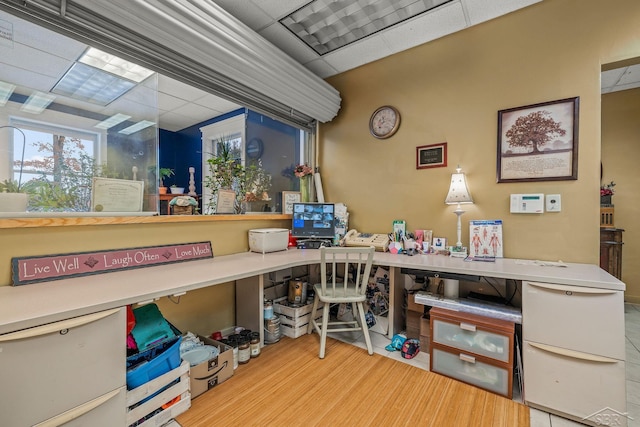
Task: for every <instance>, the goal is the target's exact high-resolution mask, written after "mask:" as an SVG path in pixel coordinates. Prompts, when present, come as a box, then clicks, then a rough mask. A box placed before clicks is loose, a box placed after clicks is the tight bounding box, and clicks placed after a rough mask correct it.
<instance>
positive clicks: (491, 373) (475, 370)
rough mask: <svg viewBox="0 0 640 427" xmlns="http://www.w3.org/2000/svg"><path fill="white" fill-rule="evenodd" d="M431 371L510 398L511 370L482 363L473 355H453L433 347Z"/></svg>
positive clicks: (445, 350) (446, 350)
mask: <svg viewBox="0 0 640 427" xmlns="http://www.w3.org/2000/svg"><path fill="white" fill-rule="evenodd" d="M431 371H433V372H437V373H439V374H442V375H446V376H448V377H451V378H455V379H457V380H460V381H462V382H465V383H467V384H471V385H474V386H476V387H480V388H483V389H485V390H489V391H492V392H494V393H497V394H501V395H503V396H506V397H508V398H511V393H512V390H511V384H512V377H511V369H509V368H506V367H503V366H495V365H492V364H489V363H485V362H482V361H480V360H478V359H476V357H474V356H473V355H469V354H466V353H462V352H460V353H454V352H451V351H449V350H448V349H443V348H440V347H438V346H436V345H434V346H433V347H432V349H431Z"/></svg>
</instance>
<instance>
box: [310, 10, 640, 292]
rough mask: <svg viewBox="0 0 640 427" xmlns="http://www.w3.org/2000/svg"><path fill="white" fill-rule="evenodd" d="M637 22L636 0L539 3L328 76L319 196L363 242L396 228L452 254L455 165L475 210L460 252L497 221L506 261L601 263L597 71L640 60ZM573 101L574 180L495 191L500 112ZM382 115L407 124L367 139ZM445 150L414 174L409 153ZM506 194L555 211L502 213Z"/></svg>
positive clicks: (500, 186) (516, 185) (505, 209)
mask: <svg viewBox="0 0 640 427" xmlns="http://www.w3.org/2000/svg"><path fill="white" fill-rule="evenodd" d="M639 18H640V2H637V1H635V0H616V1H613V2H597V1H579V0H553V1H545V2H542V3H538V4H536V5H534V6H531V7H528V8H525V9H522V10H520V11H517V12H515V13H512V14H509V15H506V16H504V17H501V18H498V19H496V20H493V21H490V22H488V23H485V24H481V25H478V26H475V27H473V28H471V29H468V30H465V31H462V32H460V33H456V34H453V35H451V36H448V37H445V38H442V39H440V40H436V41H434V42H431V43H428V44H425V45H422V46H418V47H416V48H413V49H411V50H408V51H405V52H402V53H399V54H396V55H394V56H392V57H388V58H385V59H382V60H380V61H377V62H374V63H371V64H368V65H365V66H363V67H360V68H357V69H355V70H352V71H348V72H345V73H342V74H340V75H337V76H334V77H332V78H330V79H329V82H330V83H331V84H332V85H334V86H335V87H336V88H337V89H338V90H339V91H340V93H341V96H342V100H343V101H342V108H341V111H340V113H339V116H338V117H337V118H336V119H335V120H334V121H332V122H330V123H327V124H324V125H322V126H321V135H320V140H321V146H320V159H321V160H320V164H321V170H322V178H323V186H324V191H325V195H326V197H327V198H328V199H329V200H332V201H343V202H344V203H346V204H347V206H348V208H349V211H350V213H351V216H350V226H351V227H355V228H358V229H360V230H362V231H368V232H388V231H390V229H391V223H392V221H393V220H394V219H396V218H401V219H404V220H406V221H407V226H408V228H409V229H417V228H427V229H433V230H434V235H438V236H443V237H447V238H449V239H452V241H454V242H455V237H456V226H455V215H454V214H453V213H452V212H453V210H454V207H453V206H446V205H445V204H444V198H445V196H446V193H447V190H448V186H449V179H450V174H451V173H452V172H453V171H454V169H455V167H456V165H458V164H459V165H460V166H461V167H462V168H463V171H464V172H466V174H467V179H468V182H469V187H470V190H471V193H472V195H473V198H474V200H475V204H474V205H472V206H469V205H467V206H465V207H466V210H467V213H466V214H464V215H463V217H462V219H463V223H464V224H465V225H464V226H463V234H462V236H463V237H462V240H463V242H467V244H468V242H469V230H468V225H467V224H468V221H469V220H472V219H502V220H503V221H504V253H505V256H507V257H511V258H531V259H545V260H558V259H561V260H563V261H567V262H587V263H596V264H597V263H598V253H599V232H598V229H599V193H598V188H599V183H600V69H601V64H602V63H607V62H613V61H618V60H622V59H626V58H630V57H634V56H640V30H639V29H638V26H637V22H638V19H639ZM574 96H579V97H580V118H579V120H580V129H579V162H578V180H575V181H556V182H534V183H508V184H507V183H502V184H497V183H496V153H497V112H498V111H499V110H502V109H506V108H511V107H518V106H524V105H530V104H535V103H540V102H545V101H552V100H558V99H563V98H569V97H574ZM385 104H390V105H393V106H395V107H396V108H398V109H399V110H400V113H401V115H402V123H401V125H400V129H399V131H398V133H397V134H396V135H395V136H393V137H392V138H390V139H388V140H376V139H374V138H373V137H372V136H371V135H370V134H369V131H368V122H369V118H370V115H371V113H372V112H373V111H374V110H375V109H376V108H377V107H379V106H381V105H385ZM444 141H446V142H447V143H448V166H447V167H446V168H436V169H423V170H416V167H415V161H416V159H415V155H416V154H415V152H416V147H417V146H420V145H425V144H436V143H440V142H444ZM344 159H348V160H344ZM511 193H545V194H549V193H554V194H555V193H559V194H561V195H562V212H560V213H545V214H542V215H514V214H510V213H509V195H510V194H511ZM636 293H637V292H636Z"/></svg>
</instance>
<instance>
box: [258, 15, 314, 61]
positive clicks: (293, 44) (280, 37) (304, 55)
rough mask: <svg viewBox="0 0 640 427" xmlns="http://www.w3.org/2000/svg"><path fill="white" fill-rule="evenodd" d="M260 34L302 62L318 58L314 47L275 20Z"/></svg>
mask: <svg viewBox="0 0 640 427" xmlns="http://www.w3.org/2000/svg"><path fill="white" fill-rule="evenodd" d="M260 35H261V36H262V37H264V38H265V39H267V40H269V41H270V42H271V43H272V44H274V45H276V46H278V47H279V48H280V49H282V50H283V51H285V52H287V54H289V56H291V57H292V58H293V59H295V60H296V61H298V62H299V63H301V64H304V63H306V62H309V61H313V60H314V59H316V58H318V54H317V53H316V52H315V51H314V50H313V49H311V48H310V47H309V46H307V45H306V44H304V43H303V42H302V41H301V40H300V39H299V38H298V37H296V36H294V35H293V34H291V32H290V31H289V30H287V29H286V28H285V27H284V25H282V24H280V23H279V22H274V23H273V24H271V25H269V26H268V27H267V28H265V29H263V30H262V31H260Z"/></svg>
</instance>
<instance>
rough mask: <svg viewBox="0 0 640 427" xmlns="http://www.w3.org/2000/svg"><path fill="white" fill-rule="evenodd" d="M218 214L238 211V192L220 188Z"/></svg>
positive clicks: (217, 205) (217, 204)
mask: <svg viewBox="0 0 640 427" xmlns="http://www.w3.org/2000/svg"><path fill="white" fill-rule="evenodd" d="M216 213H217V214H234V213H236V192H235V191H233V190H218V200H217V203H216Z"/></svg>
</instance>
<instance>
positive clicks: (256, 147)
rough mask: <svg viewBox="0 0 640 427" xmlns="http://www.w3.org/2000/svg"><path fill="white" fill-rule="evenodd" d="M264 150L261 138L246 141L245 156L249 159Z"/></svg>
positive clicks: (259, 154)
mask: <svg viewBox="0 0 640 427" xmlns="http://www.w3.org/2000/svg"><path fill="white" fill-rule="evenodd" d="M263 151H264V145H263V144H262V140H261V139H259V138H253V139H252V140H250V141H249V142H247V156H248V157H249V158H250V159H258V158H260V157H261V156H262V153H263Z"/></svg>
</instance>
